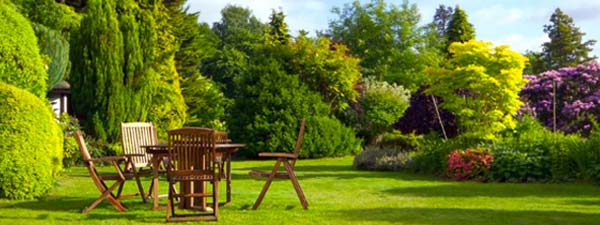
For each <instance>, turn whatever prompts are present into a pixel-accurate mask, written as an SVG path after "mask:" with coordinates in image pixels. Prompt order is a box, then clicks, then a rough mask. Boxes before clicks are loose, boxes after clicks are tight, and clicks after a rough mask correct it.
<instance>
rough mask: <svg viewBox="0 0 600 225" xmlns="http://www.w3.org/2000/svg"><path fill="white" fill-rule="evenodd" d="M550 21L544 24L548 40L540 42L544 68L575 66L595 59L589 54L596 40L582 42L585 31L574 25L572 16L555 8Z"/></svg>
mask: <svg viewBox="0 0 600 225" xmlns="http://www.w3.org/2000/svg"><path fill="white" fill-rule="evenodd" d="M550 22H551V24H548V25H544V32H545V33H547V34H548V38H550V41H549V42H545V43H544V44H542V49H543V50H542V60H543V63H544V70H550V69H558V68H560V67H565V66H575V65H577V64H581V63H584V62H587V61H590V60H593V59H596V57H595V56H593V57H591V56H589V53H590V52H591V51H592V46H593V45H594V44H595V43H596V40H588V41H586V42H583V40H582V39H583V35H585V33H583V32H581V31H580V30H579V28H578V27H576V26H575V23H574V22H573V18H571V17H570V16H569V15H567V14H565V13H563V12H562V11H561V10H560V9H559V8H556V10H555V11H554V13H553V14H552V16H551V17H550Z"/></svg>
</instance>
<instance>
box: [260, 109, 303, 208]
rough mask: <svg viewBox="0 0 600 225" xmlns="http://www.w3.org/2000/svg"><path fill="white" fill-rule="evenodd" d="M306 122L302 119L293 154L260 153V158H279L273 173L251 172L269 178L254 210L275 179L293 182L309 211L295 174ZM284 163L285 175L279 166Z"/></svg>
mask: <svg viewBox="0 0 600 225" xmlns="http://www.w3.org/2000/svg"><path fill="white" fill-rule="evenodd" d="M304 122H305V119H302V122H300V131H299V132H298V139H297V140H296V147H295V148H294V153H293V154H291V153H287V152H261V153H258V156H259V157H270V158H277V162H276V163H275V166H273V170H271V172H267V171H256V170H252V171H250V176H262V177H265V176H266V177H269V178H268V179H267V182H266V183H265V186H264V187H263V189H262V191H261V192H260V195H259V196H258V199H256V202H255V203H254V206H252V209H253V210H256V209H257V208H258V206H260V203H261V202H262V200H263V198H264V197H265V194H266V193H267V190H269V186H271V182H272V181H273V179H274V178H282V179H290V180H291V181H292V184H293V185H294V189H295V190H296V194H298V199H300V203H301V204H302V208H304V209H308V202H307V201H306V198H305V197H304V192H302V188H301V187H300V183H298V178H297V177H296V174H295V173H294V166H295V165H296V160H297V159H298V152H299V151H300V147H301V145H302V137H303V136H304ZM282 163H283V165H284V167H285V173H283V172H278V170H279V166H280V165H281V164H282Z"/></svg>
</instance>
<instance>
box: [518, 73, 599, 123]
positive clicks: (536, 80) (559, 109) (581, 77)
mask: <svg viewBox="0 0 600 225" xmlns="http://www.w3.org/2000/svg"><path fill="white" fill-rule="evenodd" d="M525 78H526V79H528V80H529V83H528V84H527V85H526V86H525V87H524V88H523V90H522V91H521V96H522V98H523V99H524V101H525V102H526V103H527V104H526V106H525V107H524V108H523V109H521V111H522V112H523V113H527V112H529V113H532V114H534V115H535V117H536V118H538V119H539V120H540V121H541V122H542V124H543V125H545V126H547V127H550V128H552V127H554V121H553V101H554V96H555V97H556V128H557V129H558V130H561V131H564V132H566V133H574V132H581V133H583V134H587V133H589V131H590V129H591V121H590V118H593V119H595V120H598V119H599V118H600V117H599V116H598V115H599V113H600V107H599V106H598V104H600V91H598V90H600V82H599V81H600V64H598V62H590V63H587V64H581V65H578V66H576V67H565V68H560V69H558V70H550V71H546V72H543V73H541V74H539V75H525ZM553 83H554V84H555V85H556V90H555V91H554V90H553Z"/></svg>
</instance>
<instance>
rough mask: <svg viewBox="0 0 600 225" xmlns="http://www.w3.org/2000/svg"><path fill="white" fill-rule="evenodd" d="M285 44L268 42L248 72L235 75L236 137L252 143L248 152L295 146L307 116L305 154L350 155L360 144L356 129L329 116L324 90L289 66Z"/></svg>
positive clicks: (232, 125)
mask: <svg viewBox="0 0 600 225" xmlns="http://www.w3.org/2000/svg"><path fill="white" fill-rule="evenodd" d="M281 48H282V46H265V47H264V48H262V49H261V53H260V54H257V55H256V56H254V57H252V58H251V59H252V62H251V63H250V64H249V65H250V66H249V68H248V72H247V73H245V74H243V75H242V76H240V77H239V78H238V79H235V87H236V88H235V91H236V93H235V96H236V97H235V104H234V105H233V107H232V111H231V113H230V118H229V120H228V122H229V126H228V127H229V128H230V131H231V132H230V133H231V136H232V138H233V139H235V140H239V141H240V142H244V143H248V147H247V148H246V151H244V152H245V153H246V154H248V156H255V154H256V153H257V152H260V151H282V150H283V151H290V152H291V151H293V148H294V145H295V142H296V137H297V133H298V123H299V122H298V121H299V120H300V118H307V124H306V134H305V139H304V140H306V141H305V142H304V143H303V145H302V151H301V156H302V157H325V156H339V155H346V154H348V153H352V152H355V151H357V150H358V148H359V141H358V140H357V139H356V138H355V137H354V133H353V132H352V130H351V129H349V128H346V127H344V126H343V125H342V124H341V123H340V122H339V121H337V120H336V119H333V118H329V116H328V115H329V110H328V107H327V105H325V104H324V103H323V102H322V100H321V96H320V95H319V94H318V93H317V92H314V91H311V90H309V89H308V87H307V86H306V85H305V84H303V83H302V82H301V81H300V79H299V77H298V76H297V75H295V74H287V73H286V72H285V70H284V67H283V62H282V61H283V60H284V58H282V57H278V56H279V55H280V54H281V52H282V51H281Z"/></svg>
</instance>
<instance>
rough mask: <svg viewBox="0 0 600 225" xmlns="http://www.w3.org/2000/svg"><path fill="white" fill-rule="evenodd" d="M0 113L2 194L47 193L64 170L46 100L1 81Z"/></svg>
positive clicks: (56, 128)
mask: <svg viewBox="0 0 600 225" xmlns="http://www.w3.org/2000/svg"><path fill="white" fill-rule="evenodd" d="M0 7H2V6H0ZM0 114H2V116H1V117H0V139H2V142H1V143H0V171H2V173H0V197H2V198H10V199H33V198H38V197H42V196H44V195H45V194H47V193H48V191H49V190H50V189H51V188H52V186H53V184H54V179H55V177H56V176H58V173H59V172H60V170H61V169H62V147H63V135H62V132H61V129H60V127H59V126H58V124H57V123H56V120H55V116H54V113H52V110H51V109H50V106H49V104H48V103H47V102H45V101H44V100H42V99H40V98H38V97H37V96H34V95H33V94H31V93H29V92H27V91H25V90H23V89H20V88H17V87H15V86H13V85H9V84H6V83H3V82H0Z"/></svg>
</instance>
